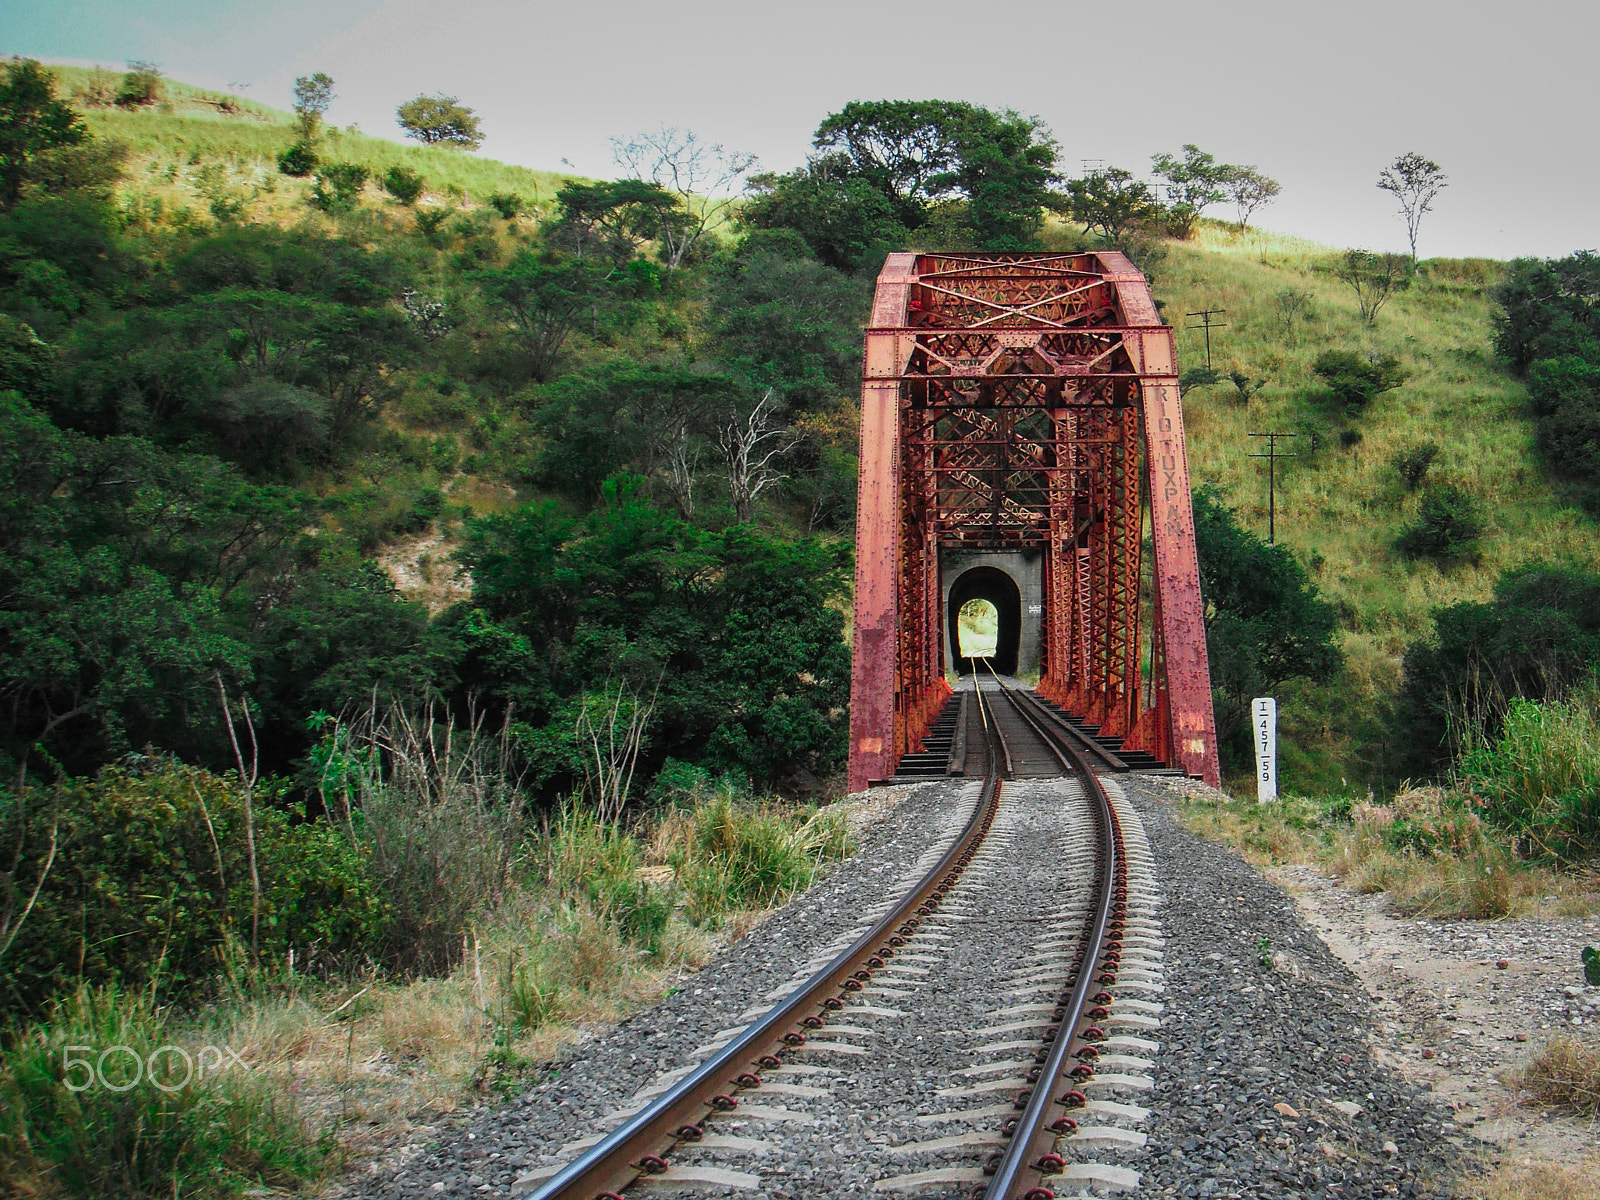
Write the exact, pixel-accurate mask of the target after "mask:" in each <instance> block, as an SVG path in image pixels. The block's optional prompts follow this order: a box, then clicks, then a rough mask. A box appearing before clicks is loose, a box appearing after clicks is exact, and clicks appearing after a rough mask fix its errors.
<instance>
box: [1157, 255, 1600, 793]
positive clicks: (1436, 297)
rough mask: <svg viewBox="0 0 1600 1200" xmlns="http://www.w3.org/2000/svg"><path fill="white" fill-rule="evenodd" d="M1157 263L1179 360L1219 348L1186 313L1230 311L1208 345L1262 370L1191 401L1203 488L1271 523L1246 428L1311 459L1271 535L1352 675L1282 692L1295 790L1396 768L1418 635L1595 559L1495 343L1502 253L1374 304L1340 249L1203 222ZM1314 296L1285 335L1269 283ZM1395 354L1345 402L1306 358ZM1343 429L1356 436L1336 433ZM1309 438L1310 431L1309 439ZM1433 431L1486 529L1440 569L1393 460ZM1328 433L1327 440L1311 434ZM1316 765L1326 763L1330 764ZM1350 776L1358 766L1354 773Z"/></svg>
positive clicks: (1189, 364)
mask: <svg viewBox="0 0 1600 1200" xmlns="http://www.w3.org/2000/svg"><path fill="white" fill-rule="evenodd" d="M1165 251H1166V253H1165V255H1164V256H1159V261H1158V262H1157V263H1156V264H1155V265H1154V267H1153V272H1152V273H1153V275H1154V283H1155V291H1156V295H1157V297H1158V299H1159V300H1160V301H1161V302H1162V303H1163V305H1164V312H1165V315H1166V317H1167V319H1168V320H1169V321H1171V322H1172V323H1173V324H1174V325H1177V326H1179V327H1180V332H1179V334H1178V343H1179V352H1180V358H1181V362H1182V364H1183V367H1184V369H1186V370H1187V369H1190V368H1193V367H1196V366H1200V365H1203V364H1204V362H1205V344H1204V340H1203V334H1202V333H1201V331H1200V330H1198V329H1191V328H1184V325H1185V324H1186V323H1187V324H1190V325H1192V324H1195V323H1196V322H1195V321H1194V320H1193V318H1188V317H1186V316H1185V314H1187V313H1189V312H1197V311H1199V310H1201V309H1204V308H1223V309H1226V310H1227V312H1226V315H1225V316H1223V317H1221V318H1219V319H1221V320H1225V321H1226V322H1228V324H1227V326H1226V327H1225V328H1222V329H1214V330H1213V332H1212V360H1213V364H1214V365H1215V366H1216V368H1217V369H1218V370H1219V371H1220V372H1222V373H1223V374H1224V375H1226V374H1227V372H1228V371H1229V370H1231V369H1237V370H1239V371H1241V372H1243V373H1245V374H1247V375H1248V376H1250V377H1251V379H1256V378H1263V377H1264V378H1265V379H1266V383H1265V385H1264V386H1262V388H1261V390H1260V391H1259V392H1258V393H1257V394H1256V395H1255V396H1254V397H1252V398H1251V399H1250V400H1249V402H1248V403H1240V402H1239V400H1238V397H1237V393H1236V390H1235V388H1234V387H1233V385H1232V384H1231V383H1229V382H1227V381H1226V380H1225V381H1224V382H1222V383H1221V384H1218V385H1215V386H1211V387H1205V388H1193V389H1191V390H1190V391H1189V392H1188V394H1187V396H1186V397H1185V413H1186V418H1187V428H1188V434H1189V454H1190V463H1191V469H1192V471H1193V475H1194V478H1195V481H1196V483H1197V484H1202V485H1203V484H1210V485H1214V486H1216V487H1218V488H1220V489H1221V490H1222V491H1223V492H1224V493H1225V494H1226V495H1227V497H1228V500H1229V502H1230V504H1232V505H1233V506H1234V507H1236V508H1237V509H1238V511H1239V513H1240V516H1241V517H1242V518H1243V519H1244V520H1245V521H1246V523H1247V524H1248V525H1249V526H1250V527H1251V528H1253V529H1255V530H1256V531H1257V532H1258V533H1259V534H1261V535H1262V536H1265V535H1266V531H1267V466H1266V462H1265V460H1262V459H1255V458H1250V457H1248V454H1249V453H1251V452H1259V451H1261V450H1263V449H1264V448H1265V447H1264V446H1263V445H1260V444H1259V443H1260V442H1261V441H1262V439H1257V438H1250V437H1248V436H1247V435H1248V434H1249V433H1251V432H1265V431H1269V430H1276V431H1284V432H1294V433H1298V435H1299V436H1298V437H1296V438H1294V439H1293V440H1291V441H1289V442H1287V443H1282V442H1280V446H1282V447H1283V448H1284V449H1286V450H1288V451H1291V452H1293V453H1295V454H1297V455H1298V457H1296V458H1293V459H1288V460H1283V461H1280V462H1279V463H1278V467H1277V535H1278V540H1279V541H1280V542H1283V543H1285V544H1287V545H1288V546H1290V547H1291V548H1292V549H1293V550H1294V552H1295V553H1296V555H1297V556H1298V557H1299V558H1300V560H1301V561H1302V562H1303V563H1305V564H1306V565H1307V566H1308V568H1309V569H1310V571H1311V574H1312V577H1313V579H1314V580H1315V582H1316V583H1317V586H1318V587H1319V588H1320V589H1321V591H1322V593H1323V594H1324V596H1326V597H1327V598H1329V599H1330V600H1332V601H1333V602H1334V603H1336V604H1337V606H1338V608H1339V611H1340V614H1341V623H1342V625H1343V628H1344V633H1343V648H1344V652H1345V656H1346V660H1347V664H1348V665H1347V669H1346V674H1345V678H1344V681H1343V684H1342V686H1340V687H1338V688H1333V689H1316V690H1310V691H1307V690H1305V689H1299V690H1298V691H1297V694H1295V695H1292V696H1290V697H1289V698H1288V703H1286V704H1284V705H1282V706H1281V707H1280V711H1281V712H1282V713H1283V721H1284V725H1285V731H1286V734H1285V736H1286V740H1287V742H1288V744H1289V751H1288V752H1289V753H1290V755H1291V756H1292V760H1293V764H1294V767H1295V769H1296V770H1295V773H1296V775H1297V782H1298V783H1299V785H1300V786H1302V787H1304V786H1308V785H1312V784H1319V785H1321V786H1324V787H1333V788H1337V787H1338V786H1339V778H1337V776H1338V775H1344V776H1346V777H1353V776H1354V775H1355V774H1356V773H1357V772H1359V773H1360V774H1361V775H1363V776H1365V777H1366V778H1367V779H1369V780H1371V781H1372V782H1374V783H1378V784H1387V785H1389V786H1393V785H1394V784H1395V783H1397V782H1398V780H1395V779H1392V778H1385V777H1384V776H1385V771H1384V764H1383V761H1382V750H1381V746H1380V744H1379V734H1380V732H1381V730H1380V728H1379V727H1380V725H1381V723H1382V721H1383V719H1384V704H1385V701H1386V698H1387V697H1388V696H1389V695H1390V694H1392V692H1393V691H1394V689H1395V687H1396V685H1397V684H1398V682H1399V675H1400V655H1401V653H1402V652H1403V650H1404V648H1405V646H1406V645H1407V644H1408V643H1409V642H1412V641H1414V640H1416V639H1417V638H1419V637H1423V636H1425V635H1426V634H1428V633H1429V632H1430V629H1431V623H1430V619H1429V617H1430V613H1431V612H1432V611H1433V610H1434V609H1435V608H1437V607H1439V606H1442V605H1448V604H1453V603H1457V602H1460V601H1463V600H1484V599H1487V598H1488V596H1489V594H1490V592H1491V590H1492V588H1493V585H1494V581H1495V580H1496V578H1497V577H1498V576H1499V575H1500V574H1501V572H1502V571H1504V570H1506V569H1507V568H1508V567H1513V566H1517V565H1520V564H1522V563H1526V562H1533V561H1551V560H1557V561H1559V560H1564V559H1574V560H1578V561H1582V562H1586V563H1589V564H1593V563H1595V562H1597V561H1600V529H1597V528H1596V525H1595V522H1594V521H1593V520H1592V519H1590V518H1589V517H1588V516H1586V515H1585V514H1584V513H1583V512H1581V511H1580V510H1579V509H1577V508H1576V507H1574V506H1572V505H1571V504H1570V503H1568V502H1567V501H1566V500H1565V499H1564V498H1563V496H1562V495H1561V493H1560V491H1559V490H1558V489H1557V488H1556V487H1555V486H1553V485H1552V484H1551V483H1550V481H1549V479H1548V478H1547V475H1546V473H1545V471H1544V469H1543V466H1542V464H1541V462H1540V459H1539V456H1538V452H1537V450H1536V447H1535V441H1534V429H1533V425H1532V423H1531V421H1530V420H1529V419H1528V417H1527V414H1526V411H1525V404H1526V398H1525V393H1524V389H1523V386H1522V384H1521V383H1520V382H1518V381H1517V380H1515V379H1514V378H1512V377H1511V376H1510V374H1509V373H1508V372H1507V371H1506V370H1505V368H1504V367H1503V366H1502V365H1501V364H1500V363H1499V362H1498V361H1497V360H1496V359H1495V356H1494V352H1493V348H1492V345H1491V333H1492V330H1491V324H1490V319H1491V313H1492V311H1493V309H1494V305H1493V303H1492V301H1491V300H1490V299H1489V297H1488V295H1487V289H1488V288H1489V287H1490V286H1492V284H1493V283H1494V281H1495V280H1496V279H1497V278H1498V277H1499V274H1500V271H1501V267H1500V265H1499V264H1497V263H1493V262H1489V261H1485V260H1476V259H1473V260H1445V259H1439V260H1433V261H1429V262H1424V263H1423V264H1421V267H1420V269H1419V272H1418V277H1417V280H1416V283H1415V284H1414V286H1412V287H1411V288H1410V289H1408V290H1406V291H1403V292H1400V293H1399V294H1398V295H1397V296H1395V297H1394V298H1393V299H1392V300H1391V301H1390V302H1389V304H1388V305H1387V306H1386V307H1385V308H1383V309H1382V310H1381V311H1380V312H1379V314H1378V316H1377V321H1376V324H1375V325H1374V326H1372V327H1370V328H1369V327H1367V326H1366V325H1365V324H1364V323H1363V322H1362V319H1361V316H1360V312H1359V310H1358V308H1357V304H1356V298H1355V295H1354V293H1353V292H1352V291H1351V290H1350V288H1349V287H1347V286H1346V285H1345V284H1344V283H1342V282H1340V281H1339V280H1338V279H1337V278H1336V277H1335V276H1334V275H1333V273H1332V270H1331V268H1332V267H1333V265H1334V264H1335V262H1336V260H1337V259H1338V257H1339V252H1337V251H1334V250H1332V249H1329V248H1327V247H1322V246H1316V245H1313V244H1310V243H1307V242H1303V241H1298V240H1295V239H1292V238H1287V237H1282V236H1278V235H1273V234H1270V233H1258V232H1255V231H1250V232H1249V233H1246V234H1243V235H1240V234H1237V233H1235V232H1233V231H1231V230H1229V229H1225V228H1222V227H1219V226H1216V225H1208V226H1207V227H1205V228H1203V229H1202V230H1201V232H1200V233H1199V234H1198V235H1197V237H1196V240H1195V241H1194V242H1192V243H1169V244H1167V246H1166V247H1165ZM1286 291H1287V292H1302V293H1305V294H1307V295H1308V296H1309V306H1308V308H1309V315H1308V316H1307V318H1306V319H1305V320H1303V321H1301V322H1297V323H1296V329H1295V331H1294V333H1293V335H1291V334H1289V333H1288V331H1287V329H1286V327H1285V324H1284V321H1283V319H1282V316H1281V315H1280V312H1279V310H1278V307H1277V305H1276V304H1275V299H1276V298H1277V297H1278V296H1280V295H1281V294H1282V293H1284V292H1286ZM1328 349H1338V350H1352V351H1355V352H1357V353H1360V354H1363V355H1367V354H1371V355H1386V354H1392V355H1394V356H1396V357H1397V358H1399V359H1400V360H1401V362H1402V364H1403V365H1404V367H1405V368H1406V369H1408V370H1409V372H1410V377H1409V378H1408V379H1407V380H1406V382H1405V383H1404V384H1403V385H1402V386H1401V387H1399V388H1398V389H1396V390H1394V391H1392V392H1388V393H1385V394H1383V395H1380V396H1378V397H1377V398H1376V399H1375V400H1374V401H1373V402H1372V403H1371V404H1370V405H1369V406H1368V407H1367V408H1366V410H1365V411H1364V412H1362V413H1361V414H1360V415H1359V416H1357V417H1353V418H1346V417H1345V416H1344V414H1343V412H1342V409H1341V408H1340V406H1338V405H1337V404H1336V403H1335V402H1334V401H1332V399H1331V398H1330V397H1328V395H1327V392H1326V387H1325V385H1324V384H1323V382H1322V380H1320V379H1319V378H1317V377H1316V376H1315V375H1314V374H1313V373H1312V370H1311V364H1312V362H1313V360H1314V359H1315V358H1316V356H1317V355H1318V354H1319V353H1321V352H1322V351H1324V350H1328ZM1346 430H1349V431H1352V432H1353V433H1358V434H1359V435H1360V440H1359V441H1354V440H1353V438H1351V437H1349V436H1348V435H1347V436H1346V438H1345V439H1344V441H1346V442H1351V443H1352V444H1344V443H1343V442H1342V441H1341V438H1340V434H1341V432H1343V431H1346ZM1312 435H1315V437H1313V436H1312ZM1428 442H1432V443H1434V444H1436V445H1437V446H1438V447H1439V454H1438V457H1437V458H1436V459H1435V460H1434V462H1433V464H1432V466H1431V468H1430V469H1429V472H1428V481H1429V482H1434V481H1448V482H1454V483H1457V484H1459V485H1461V486H1462V487H1464V488H1465V489H1466V490H1467V491H1469V492H1470V493H1471V494H1472V495H1474V496H1475V497H1476V498H1477V499H1478V500H1479V501H1480V502H1481V504H1482V506H1483V510H1484V513H1485V515H1486V517H1487V520H1488V530H1487V532H1486V534H1485V536H1484V537H1483V539H1482V542H1481V549H1480V555H1479V557H1477V559H1476V560H1475V561H1467V562H1462V563H1460V564H1457V565H1454V566H1443V567H1441V566H1438V565H1435V564H1434V563H1432V562H1430V561H1427V560H1420V561H1408V560H1407V559H1405V558H1404V557H1402V555H1401V554H1400V553H1399V552H1398V551H1397V550H1396V549H1395V546H1394V542H1395V539H1396V538H1397V536H1398V535H1399V533H1400V531H1401V530H1402V528H1404V527H1405V526H1406V525H1407V524H1409V523H1410V522H1412V521H1414V520H1415V518H1416V510H1417V505H1418V502H1419V495H1418V492H1417V491H1412V490H1408V489H1407V487H1406V486H1405V484H1404V482H1403V481H1402V479H1401V477H1400V475H1399V473H1398V472H1397V470H1396V467H1395V459H1396V458H1397V457H1398V456H1399V455H1402V454H1404V453H1406V452H1408V451H1410V450H1413V449H1415V448H1416V447H1418V446H1420V445H1422V444H1424V443H1428ZM1314 443H1315V445H1314ZM1319 762H1320V763H1322V764H1323V765H1322V769H1320V770H1319V769H1317V764H1318V763H1319ZM1353 781H1354V780H1353V778H1352V782H1353Z"/></svg>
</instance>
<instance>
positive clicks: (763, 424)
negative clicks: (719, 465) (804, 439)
mask: <svg viewBox="0 0 1600 1200" xmlns="http://www.w3.org/2000/svg"><path fill="white" fill-rule="evenodd" d="M777 416H778V399H777V395H776V393H774V392H773V390H772V389H771V388H768V389H767V390H766V392H765V393H764V394H763V395H762V397H761V399H760V400H759V401H758V402H757V404H756V406H755V407H754V408H752V409H751V410H750V411H749V412H748V413H742V412H741V411H740V410H739V406H738V405H737V404H730V405H729V406H728V420H727V423H726V424H724V425H723V427H722V429H721V430H720V431H719V432H718V433H717V444H718V445H720V446H721V447H722V454H723V457H724V459H725V460H726V462H727V466H728V492H729V494H730V495H731V496H732V497H733V511H734V514H735V515H736V516H737V517H738V519H739V521H740V523H741V524H742V523H744V522H746V521H749V520H750V518H751V517H752V516H753V515H754V514H755V507H756V499H757V497H759V496H760V495H761V493H762V492H764V491H766V490H767V489H768V488H769V487H771V486H772V485H773V484H775V483H781V482H782V481H783V480H784V479H785V478H787V476H785V475H781V474H779V473H778V470H777V467H776V465H775V462H776V460H777V459H779V458H782V457H783V455H785V454H787V453H788V452H789V451H790V450H792V449H793V448H794V446H795V442H796V441H797V439H798V435H797V434H796V432H795V431H794V430H793V429H790V428H789V427H787V426H785V425H781V424H779V423H778V420H777Z"/></svg>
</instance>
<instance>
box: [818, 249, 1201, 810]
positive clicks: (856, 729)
mask: <svg viewBox="0 0 1600 1200" xmlns="http://www.w3.org/2000/svg"><path fill="white" fill-rule="evenodd" d="M1188 489H1189V484H1188V469H1187V463H1186V460H1185V456H1184V452H1183V414H1182V408H1181V404H1180V403H1179V399H1178V395H1177V389H1176V353H1175V347H1174V343H1173V338H1172V330H1171V329H1170V328H1169V327H1167V326H1166V325H1164V324H1162V323H1161V320H1160V318H1159V315H1158V314H1157V312H1156V308H1155V304H1154V302H1153V301H1152V300H1151V297H1150V293H1149V288H1148V286H1147V285H1146V283H1145V280H1144V277H1143V276H1142V275H1140V274H1139V272H1138V271H1137V270H1135V269H1134V267H1133V265H1132V264H1131V263H1130V262H1129V261H1128V260H1127V258H1125V257H1124V256H1123V255H1121V254H1117V253H1112V252H1106V253H1100V254H1077V255H1062V254H957V255H912V254H894V255H890V256H889V258H888V260H887V261H886V262H885V264H884V269H883V272H882V273H881V274H880V275H879V278H878V290H877V293H876V296H875V299H874V304H873V312H872V325H871V327H870V328H869V329H868V332H867V339H866V349H865V354H864V369H863V380H862V424H861V480H860V504H859V510H858V517H857V562H856V624H855V645H854V661H855V675H854V679H853V683H852V701H851V730H850V738H851V741H850V785H851V787H852V789H858V788H861V787H864V786H866V784H867V783H868V782H870V781H872V780H877V779H885V778H888V777H889V776H890V775H892V774H893V771H894V768H895V765H896V763H897V762H898V761H899V757H900V755H901V754H902V753H904V752H905V751H906V750H908V749H911V748H912V747H913V746H914V745H915V744H916V743H917V741H918V740H919V739H920V738H921V737H922V735H923V734H924V733H925V732H926V730H927V728H928V724H929V722H931V721H932V720H933V718H934V716H935V715H936V713H937V712H938V709H939V706H940V704H941V703H942V702H943V700H944V697H945V696H946V695H947V694H948V688H947V687H946V685H945V683H944V678H943V669H944V663H943V658H942V654H943V640H942V634H941V631H942V629H943V623H944V622H943V614H942V612H941V608H940V606H941V595H940V591H939V585H938V580H939V554H940V552H941V551H942V550H944V549H954V548H974V547H977V548H985V547H989V548H1008V549H1019V548H1022V549H1037V550H1042V551H1043V552H1044V554H1045V556H1046V562H1045V569H1044V572H1043V584H1044V600H1045V605H1046V608H1047V612H1046V613H1045V614H1044V619H1043V621H1042V631H1043V633H1042V636H1043V645H1042V659H1043V668H1044V670H1043V678H1042V679H1041V681H1040V685H1039V690H1040V692H1041V693H1043V694H1044V695H1046V696H1048V697H1049V698H1051V699H1053V700H1055V701H1057V702H1058V703H1061V704H1063V705H1065V706H1066V707H1067V708H1069V709H1071V710H1073V711H1075V712H1077V713H1079V714H1080V715H1083V716H1085V717H1087V718H1088V719H1090V720H1092V721H1094V722H1095V723H1097V724H1099V725H1101V726H1102V727H1103V730H1104V732H1105V733H1107V734H1111V735H1116V736H1121V737H1124V738H1125V739H1126V744H1127V745H1128V746H1129V747H1131V748H1137V749H1146V750H1149V751H1151V752H1152V753H1154V754H1156V755H1157V756H1158V757H1160V758H1162V759H1164V760H1165V761H1167V762H1174V763H1176V764H1178V765H1181V766H1183V767H1184V768H1185V769H1187V770H1188V771H1189V772H1190V773H1191V774H1196V775H1199V776H1201V777H1203V778H1205V779H1207V780H1208V781H1210V782H1213V783H1214V782H1216V781H1217V763H1216V735H1215V726H1214V720H1213V717H1212V712H1211V691H1210V681H1209V670H1208V665H1207V662H1206V654H1205V637H1204V626H1203V622H1202V620H1201V607H1200V589H1199V574H1198V570H1197V566H1196V559H1195V554H1194V521H1193V514H1192V512H1191V510H1190V505H1189V490H1188ZM1146 522H1148V529H1149V531H1150V534H1151V543H1152V545H1153V547H1154V556H1155V562H1154V564H1153V566H1154V572H1153V577H1154V585H1155V586H1154V591H1153V594H1152V595H1149V596H1141V594H1140V588H1141V578H1142V562H1141V556H1142V552H1143V543H1144V532H1145V529H1146V527H1147V526H1146ZM1142 610H1147V611H1148V613H1149V621H1148V625H1149V636H1150V637H1151V638H1152V643H1153V644H1152V645H1151V646H1150V652H1151V663H1152V670H1151V671H1150V672H1149V674H1148V675H1147V674H1145V673H1144V672H1143V671H1142V670H1141V649H1140V641H1141V637H1143V636H1145V631H1144V626H1143V624H1142V622H1141V612H1142Z"/></svg>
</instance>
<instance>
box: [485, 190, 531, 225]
mask: <svg viewBox="0 0 1600 1200" xmlns="http://www.w3.org/2000/svg"><path fill="white" fill-rule="evenodd" d="M489 207H490V208H492V209H494V210H495V212H497V213H499V214H500V216H501V217H502V218H504V219H505V220H507V221H511V220H515V219H516V218H517V217H519V216H521V215H522V214H523V213H525V212H527V211H528V202H527V201H526V200H524V199H523V198H522V197H521V196H519V195H517V194H516V193H515V192H495V193H494V194H493V195H491V196H490V197H489Z"/></svg>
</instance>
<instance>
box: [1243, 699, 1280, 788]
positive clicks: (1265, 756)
mask: <svg viewBox="0 0 1600 1200" xmlns="http://www.w3.org/2000/svg"><path fill="white" fill-rule="evenodd" d="M1250 718H1251V720H1250V724H1251V726H1252V727H1253V728H1254V730H1255V742H1256V799H1257V800H1258V801H1259V802H1260V803H1262V804H1265V803H1266V802H1267V801H1268V800H1276V799H1277V798H1278V702H1277V701H1276V700H1274V699H1273V698H1272V697H1271V696H1260V697H1257V698H1256V699H1255V700H1252V701H1251V702H1250Z"/></svg>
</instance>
